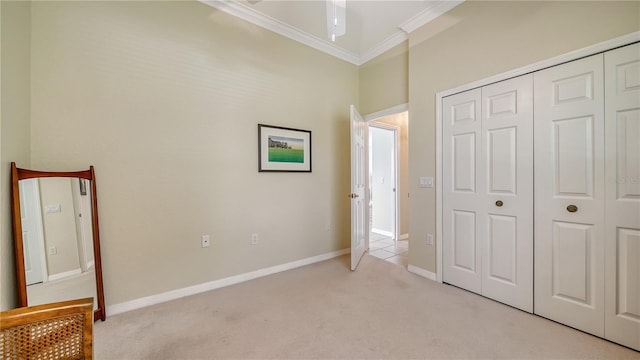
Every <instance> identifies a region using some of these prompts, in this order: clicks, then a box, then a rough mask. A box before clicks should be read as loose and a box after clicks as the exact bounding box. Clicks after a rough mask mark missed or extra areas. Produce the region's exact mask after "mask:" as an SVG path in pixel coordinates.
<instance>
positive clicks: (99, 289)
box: [11, 162, 106, 321]
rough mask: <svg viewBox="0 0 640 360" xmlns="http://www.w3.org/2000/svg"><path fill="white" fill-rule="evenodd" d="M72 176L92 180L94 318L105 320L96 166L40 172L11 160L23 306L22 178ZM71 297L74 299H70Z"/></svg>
mask: <svg viewBox="0 0 640 360" xmlns="http://www.w3.org/2000/svg"><path fill="white" fill-rule="evenodd" d="M50 177H71V178H79V179H86V180H91V194H92V196H91V224H92V225H93V256H94V261H95V274H96V296H97V299H96V300H97V306H98V307H97V309H96V310H94V311H93V320H94V321H97V320H98V319H100V320H102V321H104V320H105V319H106V311H105V305H104V289H103V283H102V259H101V257H100V231H99V228H98V195H97V193H96V177H95V173H94V171H93V166H90V167H89V170H82V171H67V172H60V171H36V170H28V169H20V168H18V167H16V163H15V162H11V203H12V206H11V216H12V217H13V221H12V226H13V240H14V246H15V251H14V252H15V256H16V259H15V260H16V278H17V282H18V299H19V303H18V305H19V306H22V307H24V306H29V305H28V303H27V281H26V276H25V268H24V243H23V239H22V219H21V217H20V216H21V215H20V214H21V212H20V190H19V187H18V181H19V180H24V179H34V178H50ZM69 300H71V299H69Z"/></svg>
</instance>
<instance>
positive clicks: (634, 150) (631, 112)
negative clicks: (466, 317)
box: [605, 44, 640, 350]
mask: <svg viewBox="0 0 640 360" xmlns="http://www.w3.org/2000/svg"><path fill="white" fill-rule="evenodd" d="M605 79H606V80H605V81H606V84H605V86H606V87H605V94H606V102H605V104H606V105H605V108H606V113H605V117H606V140H605V141H606V150H605V152H606V159H605V161H606V172H607V181H606V215H605V216H606V229H605V238H606V252H605V253H606V260H605V263H606V270H605V283H606V299H605V304H606V308H605V337H606V338H607V339H610V340H612V341H615V342H618V343H621V344H623V345H626V346H629V347H632V348H634V349H636V350H640V45H639V44H634V45H629V46H626V47H623V48H620V49H616V50H613V51H609V52H607V53H605Z"/></svg>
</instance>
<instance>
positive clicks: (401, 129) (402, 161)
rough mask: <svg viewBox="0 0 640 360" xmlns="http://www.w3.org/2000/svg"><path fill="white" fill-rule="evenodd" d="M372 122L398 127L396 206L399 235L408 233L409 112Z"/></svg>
mask: <svg viewBox="0 0 640 360" xmlns="http://www.w3.org/2000/svg"><path fill="white" fill-rule="evenodd" d="M374 122H380V123H383V124H388V125H393V126H396V127H398V139H399V141H398V158H399V160H398V185H399V186H398V189H397V191H398V203H399V204H398V208H399V214H398V215H399V222H400V225H399V226H400V230H399V233H400V235H401V236H402V235H405V234H408V233H409V113H408V112H406V111H405V112H403V113H400V114H397V115H392V116H387V117H383V118H381V119H378V120H376V121H374Z"/></svg>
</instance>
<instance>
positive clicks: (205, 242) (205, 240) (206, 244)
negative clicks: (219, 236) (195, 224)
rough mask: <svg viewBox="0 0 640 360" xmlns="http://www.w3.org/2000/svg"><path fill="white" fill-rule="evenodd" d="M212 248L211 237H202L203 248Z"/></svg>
mask: <svg viewBox="0 0 640 360" xmlns="http://www.w3.org/2000/svg"><path fill="white" fill-rule="evenodd" d="M209 246H211V236H210V235H202V247H203V248H206V247H209Z"/></svg>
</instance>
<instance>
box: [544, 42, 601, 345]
mask: <svg viewBox="0 0 640 360" xmlns="http://www.w3.org/2000/svg"><path fill="white" fill-rule="evenodd" d="M534 104H535V105H534V113H535V119H534V137H535V144H534V151H535V163H534V164H535V176H534V183H535V214H534V215H535V246H534V254H535V257H534V258H535V283H534V289H535V291H534V293H535V302H534V303H535V309H534V311H535V313H536V314H539V315H541V316H544V317H548V318H550V319H553V320H556V321H559V322H561V323H564V324H567V325H570V326H573V327H575V328H578V329H580V330H583V331H586V332H589V333H592V334H595V335H598V336H603V335H604V316H603V313H604V204H605V194H604V161H603V160H604V76H603V55H602V54H600V55H594V56H591V57H588V58H585V59H581V60H577V61H573V62H571V63H567V64H563V65H559V66H555V67H552V68H549V69H546V70H542V71H539V72H536V73H535V74H534Z"/></svg>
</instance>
